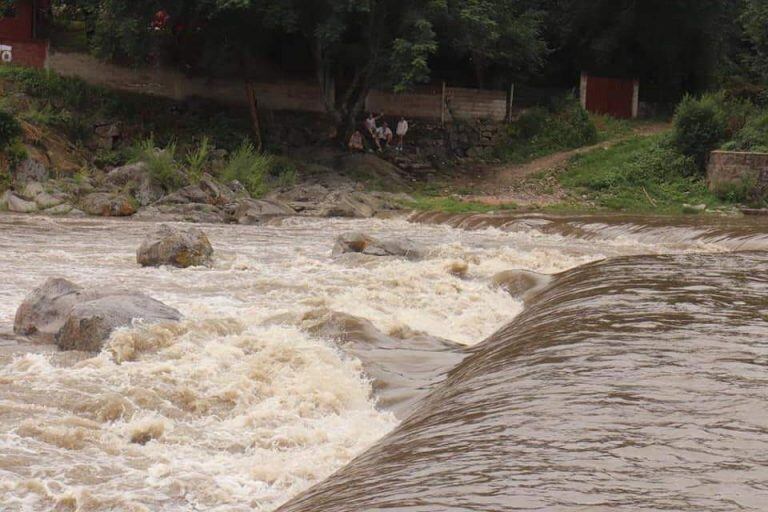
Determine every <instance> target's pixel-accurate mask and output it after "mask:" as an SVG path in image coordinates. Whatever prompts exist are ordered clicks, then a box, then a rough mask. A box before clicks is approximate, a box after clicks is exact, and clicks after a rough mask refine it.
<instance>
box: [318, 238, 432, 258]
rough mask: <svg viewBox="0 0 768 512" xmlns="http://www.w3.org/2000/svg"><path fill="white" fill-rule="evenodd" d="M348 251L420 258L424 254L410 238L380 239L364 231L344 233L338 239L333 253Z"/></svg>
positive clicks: (336, 254) (335, 254)
mask: <svg viewBox="0 0 768 512" xmlns="http://www.w3.org/2000/svg"><path fill="white" fill-rule="evenodd" d="M346 253H359V254H365V255H368V256H398V257H402V258H408V259H419V258H421V257H422V256H423V253H422V251H421V249H419V248H418V247H416V245H415V244H414V243H413V242H412V241H410V240H407V239H404V240H379V239H376V238H373V237H371V236H368V235H366V234H364V233H344V234H343V235H340V236H339V237H338V238H337V239H336V245H334V247H333V253H332V255H333V256H334V257H336V256H341V255H342V254H346Z"/></svg>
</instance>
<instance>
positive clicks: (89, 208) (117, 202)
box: [82, 192, 136, 217]
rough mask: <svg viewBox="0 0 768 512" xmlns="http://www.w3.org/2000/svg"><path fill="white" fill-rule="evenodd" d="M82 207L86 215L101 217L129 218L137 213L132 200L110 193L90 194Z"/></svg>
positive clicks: (85, 198) (84, 199)
mask: <svg viewBox="0 0 768 512" xmlns="http://www.w3.org/2000/svg"><path fill="white" fill-rule="evenodd" d="M82 207H83V210H84V211H85V212H86V213H89V214H90V215H99V216H101V217H129V216H131V215H133V214H134V213H136V208H135V207H134V205H133V203H132V202H131V200H130V199H128V198H127V197H125V196H123V195H119V194H111V193H108V192H94V193H92V194H88V195H87V196H85V197H84V198H83V201H82Z"/></svg>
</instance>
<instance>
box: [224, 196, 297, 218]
mask: <svg viewBox="0 0 768 512" xmlns="http://www.w3.org/2000/svg"><path fill="white" fill-rule="evenodd" d="M229 213H230V216H231V218H232V220H233V221H234V222H237V223H238V224H261V223H262V222H264V220H266V219H269V218H272V217H278V216H282V215H293V214H295V213H296V212H295V211H294V210H293V208H291V207H290V206H288V205H285V204H283V203H280V202H278V201H271V200H268V199H241V200H240V201H238V202H237V203H235V204H234V205H233V208H232V209H230V210H229Z"/></svg>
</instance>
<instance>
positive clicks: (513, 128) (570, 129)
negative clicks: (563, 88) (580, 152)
mask: <svg viewBox="0 0 768 512" xmlns="http://www.w3.org/2000/svg"><path fill="white" fill-rule="evenodd" d="M507 136H508V138H507V140H506V141H504V142H503V143H502V144H500V145H499V146H498V147H497V148H496V156H498V157H500V158H501V159H503V160H506V161H512V162H524V161H527V160H531V159H533V158H537V157H539V156H543V155H546V154H549V153H554V152H557V151H563V150H567V149H573V148H577V147H581V146H586V145H589V144H594V143H596V142H597V139H598V133H597V128H596V127H595V124H594V123H593V122H592V120H591V119H590V117H589V114H588V113H587V111H586V110H584V109H583V108H582V106H581V104H579V102H578V101H577V100H576V98H573V97H570V96H568V97H564V98H561V99H559V100H556V101H555V102H553V104H552V106H551V107H550V108H549V109H545V108H542V107H534V108H531V109H529V110H527V111H526V112H524V113H523V114H522V115H521V116H520V118H518V120H517V121H515V122H514V123H512V124H511V125H510V126H509V128H508V129H507Z"/></svg>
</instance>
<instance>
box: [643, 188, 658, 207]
mask: <svg viewBox="0 0 768 512" xmlns="http://www.w3.org/2000/svg"><path fill="white" fill-rule="evenodd" d="M643 192H644V193H645V197H647V198H648V202H649V203H651V204H652V205H653V207H654V208H656V206H657V205H656V201H654V200H653V198H652V197H651V195H650V194H649V193H648V191H647V190H645V187H643Z"/></svg>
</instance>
